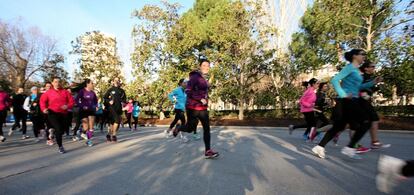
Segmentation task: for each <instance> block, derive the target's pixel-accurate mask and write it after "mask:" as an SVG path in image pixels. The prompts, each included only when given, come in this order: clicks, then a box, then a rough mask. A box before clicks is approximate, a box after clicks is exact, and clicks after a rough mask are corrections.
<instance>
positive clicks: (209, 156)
mask: <svg viewBox="0 0 414 195" xmlns="http://www.w3.org/2000/svg"><path fill="white" fill-rule="evenodd" d="M204 156H205V157H206V159H213V158H216V157H218V156H219V153H218V152H214V151H213V150H211V149H210V150H207V151H206V153H205V154H204Z"/></svg>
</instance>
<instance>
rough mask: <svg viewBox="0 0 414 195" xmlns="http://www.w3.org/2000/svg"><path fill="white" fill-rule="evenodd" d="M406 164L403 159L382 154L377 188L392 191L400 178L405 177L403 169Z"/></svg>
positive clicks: (382, 190)
mask: <svg viewBox="0 0 414 195" xmlns="http://www.w3.org/2000/svg"><path fill="white" fill-rule="evenodd" d="M405 164H406V162H405V161H403V160H401V159H398V158H394V157H391V156H386V155H381V156H380V158H379V160H378V175H377V178H376V183H377V189H378V190H379V191H381V192H384V193H391V192H392V190H393V188H394V187H395V186H396V185H397V182H398V180H399V179H402V178H404V176H402V175H401V169H402V167H403V166H404V165H405Z"/></svg>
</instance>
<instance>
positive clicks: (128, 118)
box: [126, 112, 132, 129]
mask: <svg viewBox="0 0 414 195" xmlns="http://www.w3.org/2000/svg"><path fill="white" fill-rule="evenodd" d="M131 117H132V113H128V112H127V113H126V118H127V123H128V127H129V128H130V129H132V127H131V122H132V121H131Z"/></svg>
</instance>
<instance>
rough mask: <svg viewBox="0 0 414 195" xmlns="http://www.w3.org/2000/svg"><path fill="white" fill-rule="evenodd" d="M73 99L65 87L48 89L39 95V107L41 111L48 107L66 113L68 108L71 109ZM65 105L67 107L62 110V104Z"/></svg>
mask: <svg viewBox="0 0 414 195" xmlns="http://www.w3.org/2000/svg"><path fill="white" fill-rule="evenodd" d="M74 103H75V101H74V100H73V97H72V95H71V94H70V93H69V91H67V90H65V89H58V90H56V89H53V88H52V89H49V90H47V91H46V92H45V93H44V94H43V95H42V96H41V97H40V109H41V110H42V112H43V111H44V110H45V109H49V110H51V111H53V112H57V113H67V112H68V110H69V109H72V107H73V104H74ZM63 105H67V106H68V108H67V109H65V110H62V108H61V107H62V106H63Z"/></svg>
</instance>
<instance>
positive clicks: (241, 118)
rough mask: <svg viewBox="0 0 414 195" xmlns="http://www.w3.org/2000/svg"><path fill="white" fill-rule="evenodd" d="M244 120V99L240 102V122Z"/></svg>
mask: <svg viewBox="0 0 414 195" xmlns="http://www.w3.org/2000/svg"><path fill="white" fill-rule="evenodd" d="M243 119H244V98H241V99H240V101H239V120H243Z"/></svg>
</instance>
